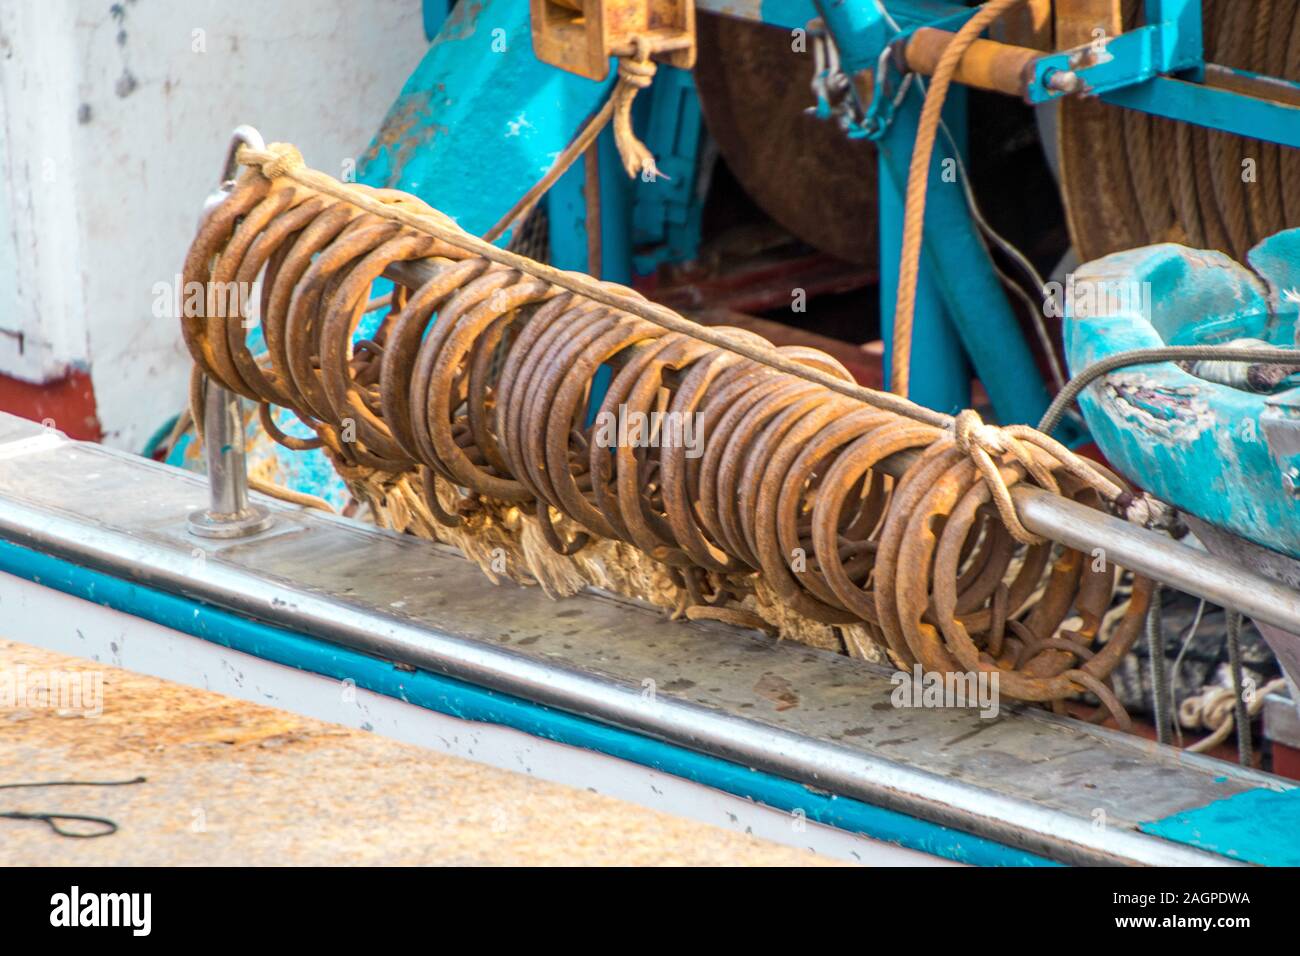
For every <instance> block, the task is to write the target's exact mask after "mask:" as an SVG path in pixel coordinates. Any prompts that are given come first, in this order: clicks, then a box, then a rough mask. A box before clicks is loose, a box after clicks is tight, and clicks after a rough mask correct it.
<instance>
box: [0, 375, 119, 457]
mask: <svg viewBox="0 0 1300 956" xmlns="http://www.w3.org/2000/svg"><path fill="white" fill-rule="evenodd" d="M0 411H5V412H9V413H10V414H11V415H19V416H21V417H23V418H29V419H31V420H32V421H34V422H46V423H47V424H49V425H50V427H51V428H57V429H58V430H59V431H61V432H63V433H64V434H65V435H67V436H68V437H69V438H76V439H79V440H85V441H99V440H100V439H101V438H102V437H103V434H104V433H103V429H102V427H101V426H100V424H99V414H98V412H97V410H96V406H95V388H94V386H93V385H92V384H91V381H90V375H89V374H88V373H86V372H82V371H75V370H74V371H72V372H69V373H68V374H67V375H65V376H64V377H63V378H60V379H55V380H54V381H51V382H44V383H41V384H39V385H38V384H35V383H33V382H24V381H23V380H22V379H17V378H11V377H10V376H8V375H0Z"/></svg>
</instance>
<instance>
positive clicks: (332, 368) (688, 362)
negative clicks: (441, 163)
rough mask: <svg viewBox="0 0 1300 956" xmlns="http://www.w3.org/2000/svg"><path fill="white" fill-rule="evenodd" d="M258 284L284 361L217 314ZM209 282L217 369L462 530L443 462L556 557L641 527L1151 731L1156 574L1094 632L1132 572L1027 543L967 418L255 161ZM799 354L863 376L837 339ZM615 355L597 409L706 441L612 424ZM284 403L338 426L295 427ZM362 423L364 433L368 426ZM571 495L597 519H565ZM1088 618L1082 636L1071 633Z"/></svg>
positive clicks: (200, 336)
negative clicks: (413, 479)
mask: <svg viewBox="0 0 1300 956" xmlns="http://www.w3.org/2000/svg"><path fill="white" fill-rule="evenodd" d="M358 188H365V187H358ZM369 192H370V195H372V196H374V197H376V198H379V199H382V200H383V201H384V202H387V203H406V204H411V205H412V206H413V207H417V208H421V209H427V208H428V207H426V206H424V204H423V203H421V202H420V201H419V200H418V199H416V198H414V197H412V196H409V195H406V194H403V193H400V192H396V191H391V190H370V191H369ZM414 259H424V260H426V261H427V263H428V264H429V265H431V267H432V271H433V276H434V277H433V278H431V279H428V280H427V281H425V282H424V283H423V284H421V285H418V287H416V286H412V287H407V286H403V285H400V284H398V285H395V291H394V293H393V298H392V302H391V305H390V308H389V311H388V313H387V315H386V316H385V317H384V318H383V321H382V325H381V327H380V329H379V331H378V332H377V334H376V335H374V337H373V339H372V340H370V341H366V342H363V343H358V344H355V345H354V343H353V337H354V334H355V331H356V329H357V327H358V323H359V321H360V319H361V316H362V315H363V313H364V312H365V310H366V309H367V306H368V304H369V301H370V299H369V297H370V290H371V283H372V282H373V281H374V280H375V279H376V278H377V277H379V276H380V275H381V274H382V273H384V272H385V270H387V269H388V268H389V266H390V265H392V264H393V263H396V262H398V261H399V260H414ZM259 277H260V279H261V298H260V320H261V324H262V328H263V332H264V336H265V340H266V346H267V355H266V356H264V357H263V359H262V360H261V361H260V362H259V360H258V359H256V358H254V356H253V355H252V354H251V352H250V351H249V349H248V346H247V344H246V341H245V338H246V335H247V330H246V329H245V323H243V322H241V321H233V320H230V319H227V318H225V317H223V315H222V314H220V313H222V312H223V310H222V309H219V308H216V307H214V306H213V303H214V302H215V301H216V297H217V296H218V295H219V294H220V292H221V290H223V289H228V288H230V287H229V286H228V285H227V284H228V283H232V282H233V283H247V284H251V283H252V282H253V281H254V280H256V279H258V278H259ZM185 281H186V288H187V289H189V288H194V287H193V286H191V285H190V283H192V282H198V283H202V284H204V285H205V286H206V290H207V292H208V297H207V300H206V304H205V307H204V309H203V312H204V314H203V315H197V316H188V317H186V318H185V319H184V331H185V338H186V341H187V343H188V345H189V347H190V350H191V352H192V354H193V356H194V359H195V361H196V362H197V363H198V366H199V368H200V369H201V370H202V371H203V372H204V373H206V374H207V375H208V376H210V377H211V378H212V379H214V380H215V381H217V382H219V383H220V384H222V385H223V386H225V387H226V388H228V389H231V390H233V391H235V392H237V393H238V394H240V395H243V396H245V397H246V398H249V399H251V400H253V401H255V402H258V403H259V404H260V408H261V411H262V420H263V422H265V423H266V425H267V427H268V429H269V430H270V431H271V434H272V435H273V437H275V438H276V439H277V440H278V441H280V442H282V443H283V444H285V445H288V446H289V447H293V448H306V447H319V446H322V445H323V446H325V448H326V449H327V450H328V452H329V453H330V454H331V455H332V457H333V459H334V461H335V462H336V464H337V465H338V466H339V467H340V468H343V469H347V468H368V469H376V470H378V471H380V472H382V473H386V474H390V475H394V476H404V475H412V476H414V475H416V474H417V473H418V476H419V479H420V481H419V482H418V484H419V485H420V487H421V489H422V490H423V497H424V500H425V504H426V505H427V507H428V508H429V510H430V511H431V513H432V514H433V515H434V516H435V517H436V518H437V520H439V521H441V522H444V523H446V524H451V525H454V524H456V523H457V522H459V521H460V520H461V519H460V517H459V515H458V514H456V513H454V511H455V509H452V510H448V509H445V508H443V507H442V506H441V505H440V503H439V499H438V495H437V494H436V490H437V485H436V481H437V479H438V478H441V479H443V480H444V481H445V482H447V483H449V484H450V486H452V487H455V488H457V489H459V493H460V494H462V495H466V496H468V499H469V501H470V502H480V503H481V502H487V501H495V502H499V503H504V504H509V505H514V506H518V507H521V508H525V509H531V510H533V511H534V512H535V514H536V516H537V518H538V519H539V522H540V526H541V528H542V530H543V533H544V534H545V536H546V538H547V541H548V543H549V544H550V545H551V547H553V548H554V549H555V550H556V551H558V552H561V553H565V554H571V553H573V552H575V551H577V550H578V549H580V548H582V547H584V546H585V545H586V543H587V541H588V540H589V534H594V535H599V536H603V537H605V538H609V539H618V540H622V541H625V542H629V543H631V544H632V545H634V546H636V547H637V548H639V549H640V550H641V551H643V552H644V553H646V554H647V555H650V556H651V557H653V558H654V559H655V560H657V561H659V562H662V563H663V564H664V565H666V566H667V567H668V568H669V569H670V570H671V572H672V574H673V577H674V579H675V580H676V581H678V582H679V583H680V585H681V587H682V588H683V589H684V590H685V591H686V592H688V593H689V599H690V600H691V601H692V602H693V603H695V604H698V605H712V606H717V607H722V606H725V605H726V604H728V603H733V602H735V601H736V600H737V599H738V598H740V597H743V596H744V595H745V594H746V593H749V592H750V591H752V590H753V587H754V584H755V581H756V578H757V577H758V576H761V577H762V579H763V581H764V582H765V583H766V584H767V585H768V586H769V588H770V589H771V590H772V591H774V592H775V593H776V594H777V595H778V596H779V597H780V598H781V599H782V600H783V601H784V602H785V603H786V604H787V605H788V606H789V607H790V608H792V609H794V610H795V611H797V612H799V613H800V614H803V615H806V616H807V617H809V618H812V619H814V620H816V621H820V622H825V623H828V624H840V625H848V624H863V625H865V626H866V628H867V630H868V632H869V633H870V634H871V635H872V636H873V637H874V638H875V639H876V640H877V641H878V642H879V643H881V644H882V645H883V646H884V647H886V648H888V651H889V652H890V656H891V658H892V659H893V660H894V662H895V663H896V664H897V665H899V666H900V667H905V668H911V667H912V666H913V664H914V663H916V662H919V663H920V664H921V665H922V666H923V667H924V668H926V669H927V670H928V671H936V672H941V673H946V672H975V671H990V672H991V671H996V672H997V673H999V675H1000V678H999V680H1000V691H1001V693H1003V694H1006V695H1007V696H1008V697H1011V698H1016V699H1020V700H1026V701H1046V702H1053V704H1054V706H1056V707H1058V709H1059V708H1060V707H1061V706H1063V705H1062V703H1061V702H1062V701H1063V700H1064V699H1065V698H1067V697H1070V696H1073V695H1077V694H1079V693H1080V692H1081V691H1090V692H1092V693H1093V694H1095V695H1096V696H1097V697H1098V698H1099V699H1100V700H1101V701H1102V702H1103V704H1104V705H1105V709H1104V710H1102V711H1099V712H1098V713H1099V715H1104V713H1105V710H1109V711H1110V712H1112V713H1114V714H1115V715H1116V717H1117V719H1119V721H1120V722H1121V723H1122V724H1126V723H1127V717H1126V716H1125V715H1124V714H1123V711H1122V708H1121V707H1120V705H1119V703H1118V701H1116V699H1115V697H1114V695H1113V694H1112V693H1111V691H1110V689H1109V688H1108V687H1107V686H1106V684H1105V683H1104V681H1105V680H1106V679H1107V677H1108V675H1109V674H1110V673H1111V671H1112V670H1113V669H1114V668H1115V666H1116V665H1117V664H1118V663H1119V661H1120V660H1121V659H1122V657H1123V656H1124V655H1125V654H1126V653H1127V652H1128V650H1129V648H1130V647H1131V646H1132V644H1133V642H1134V640H1135V639H1136V637H1137V635H1138V633H1139V630H1140V629H1141V625H1142V621H1143V618H1144V614H1145V611H1146V606H1147V600H1148V594H1149V585H1148V583H1147V582H1146V581H1143V580H1140V579H1139V580H1137V581H1135V583H1134V586H1133V595H1132V599H1131V601H1130V604H1129V607H1128V611H1127V613H1126V614H1125V615H1124V617H1123V619H1122V621H1121V623H1120V624H1119V625H1118V626H1117V627H1116V628H1115V630H1114V632H1113V634H1112V635H1111V637H1110V639H1109V640H1108V641H1107V642H1106V643H1105V644H1104V645H1102V646H1101V647H1100V649H1094V647H1093V645H1094V643H1095V640H1094V639H1095V638H1096V637H1097V635H1098V631H1099V628H1100V625H1101V619H1102V616H1103V615H1104V614H1105V613H1106V612H1107V610H1108V609H1109V607H1110V604H1111V599H1112V595H1113V591H1114V588H1115V586H1116V576H1117V569H1115V568H1114V567H1113V566H1110V565H1107V564H1105V562H1104V561H1097V560H1095V559H1093V558H1092V557H1085V556H1084V555H1082V554H1080V553H1079V552H1076V551H1071V550H1068V549H1065V550H1063V549H1060V548H1057V547H1054V546H1053V545H1052V544H1051V543H1050V542H1049V543H1045V544H1041V545H1035V546H1028V547H1026V546H1022V545H1018V544H1017V543H1016V542H1015V541H1014V540H1013V538H1012V537H1011V535H1010V534H1009V532H1008V531H1007V530H1006V529H1005V528H1004V527H1003V526H1002V524H1001V523H1000V521H999V520H998V517H997V514H996V512H995V511H994V509H993V508H992V507H990V506H989V505H988V503H989V493H988V489H987V486H986V485H985V484H984V482H982V481H980V480H979V477H978V475H977V473H976V470H975V468H974V466H973V465H972V464H971V461H970V459H969V456H968V455H967V454H965V453H964V452H962V451H961V450H960V449H959V448H958V447H957V445H956V444H955V442H954V440H953V437H952V435H951V434H950V433H949V432H947V431H944V430H942V429H939V428H935V427H933V426H931V425H927V424H922V423H919V422H915V421H913V420H911V419H908V418H905V417H902V416H900V415H897V414H894V413H892V412H887V411H882V410H879V409H875V408H871V407H867V406H863V405H861V404H858V403H856V402H854V401H853V400H852V399H849V398H846V397H844V396H842V395H839V394H837V393H834V392H832V391H830V390H829V389H827V388H825V387H823V386H821V385H818V384H816V383H813V382H809V381H806V380H803V379H800V378H797V377H794V376H791V375H789V374H785V373H781V372H778V371H775V370H773V369H771V368H769V367H767V366H765V365H761V364H758V363H756V362H754V361H752V360H750V359H747V358H744V357H742V356H739V355H737V354H735V353H732V352H729V351H726V350H723V349H718V348H714V347H712V346H709V345H707V344H705V343H703V342H700V341H698V340H696V339H692V338H689V337H686V336H683V335H681V334H678V333H673V332H668V331H666V330H664V329H662V328H660V327H658V326H656V325H654V324H652V323H650V322H647V321H645V320H642V319H640V318H637V317H634V316H632V315H629V314H627V313H623V312H620V311H618V310H615V309H612V308H609V307H607V306H604V305H600V304H597V303H594V302H591V301H589V300H586V299H583V298H581V297H579V296H575V295H573V294H572V293H569V292H566V291H564V290H562V289H560V288H558V287H556V286H553V285H550V284H548V283H546V282H544V281H542V280H539V279H537V278H534V277H531V276H529V275H525V274H522V273H520V272H517V271H514V270H511V269H508V268H505V267H502V266H500V265H497V264H493V263H490V262H488V261H486V260H484V259H482V258H479V257H476V256H473V255H471V254H469V253H467V252H465V251H464V250H461V249H458V248H456V247H454V246H453V245H451V244H449V243H447V242H443V241H441V240H438V239H434V238H432V237H429V236H426V235H422V234H420V233H418V232H416V231H415V230H413V229H411V228H409V227H407V226H404V225H400V224H398V223H396V222H393V221H390V220H386V219H384V218H381V217H379V216H376V215H373V214H370V213H367V212H363V211H362V210H360V209H358V208H356V207H354V206H351V205H349V204H347V203H344V202H340V201H336V200H334V199H332V198H329V197H326V196H323V195H321V194H318V193H316V192H314V191H312V190H309V189H306V188H304V187H302V186H299V185H297V184H295V183H293V182H292V181H290V180H289V179H287V178H279V179H276V180H275V181H273V182H268V181H267V180H266V179H265V178H264V177H263V176H262V174H261V173H260V172H258V171H254V170H250V171H246V172H245V173H244V174H243V175H242V176H241V178H240V179H239V180H238V182H237V183H236V184H235V186H234V188H233V190H232V192H231V193H230V195H229V196H228V197H227V198H226V199H225V200H224V201H223V202H221V203H220V204H219V205H217V206H216V207H215V208H214V209H213V210H212V211H211V212H210V213H209V214H208V215H207V217H206V218H205V220H204V222H203V224H202V226H201V227H200V230H199V234H198V236H197V238H196V239H195V241H194V244H193V246H192V247H191V249H190V252H189V256H188V258H187V260H186V263H185ZM242 287H247V286H237V287H236V288H242ZM224 311H225V312H229V311H230V310H228V309H227V310H224ZM435 318H436V321H435ZM733 331H734V334H735V335H736V336H747V335H751V333H748V332H744V331H741V330H738V329H737V330H733ZM780 351H781V352H783V353H784V354H785V355H787V356H789V357H792V358H794V359H796V360H797V361H799V362H800V363H802V364H806V365H809V366H814V367H819V368H821V369H824V370H827V371H829V372H830V373H832V374H834V375H837V376H842V377H843V378H845V379H846V380H849V378H850V376H849V373H848V372H847V371H846V370H845V369H844V368H843V367H842V366H841V365H840V364H839V363H838V362H836V361H835V359H833V358H831V357H830V356H829V355H826V354H824V353H821V352H818V351H816V350H814V349H808V348H798V347H787V348H783V349H781V350H780ZM601 365H606V366H609V367H611V368H612V369H613V373H614V374H613V379H612V382H611V384H610V385H609V388H608V390H607V392H606V393H605V395H604V396H603V398H602V399H601V405H600V408H599V411H603V412H605V413H608V414H617V410H618V408H619V406H625V408H624V409H623V413H624V414H626V413H628V412H633V411H640V412H643V413H650V412H653V411H655V410H666V411H671V412H677V413H680V414H682V415H689V414H692V413H694V414H696V415H698V418H696V419H695V421H698V422H699V423H700V433H701V434H702V437H703V443H702V444H703V449H702V453H701V454H699V455H698V456H690V457H688V456H687V455H686V453H685V451H684V449H683V448H681V447H661V448H632V447H614V448H610V447H604V445H605V444H606V443H603V442H600V441H596V440H593V427H592V425H591V424H589V423H590V422H592V421H593V420H599V419H598V418H596V417H595V416H594V415H593V413H594V412H596V411H598V410H597V409H594V408H591V407H589V405H590V403H591V401H592V390H591V383H592V378H593V376H594V374H595V372H596V370H597V368H598V367H599V366H601ZM272 405H275V406H282V407H285V408H288V409H291V410H292V411H293V412H294V413H295V414H296V415H297V416H298V417H299V418H300V419H301V420H302V421H303V422H304V423H306V424H307V425H308V426H309V427H310V428H311V429H312V430H313V431H314V432H315V434H316V436H317V437H316V438H314V439H310V440H303V439H296V438H292V437H290V436H287V435H285V434H284V433H283V432H282V431H281V430H280V429H278V428H276V427H275V424H274V422H273V420H272V419H271V416H270V415H269V413H268V409H269V406H272ZM349 424H352V425H354V427H355V440H348V441H344V440H343V435H344V429H345V427H346V426H347V425H349ZM349 437H351V436H349ZM908 450H911V453H912V454H913V455H915V456H917V457H916V460H915V461H914V463H913V464H912V465H911V466H910V467H909V468H908V469H907V471H906V472H905V474H904V475H903V477H902V478H900V479H892V478H890V477H889V476H887V475H885V474H883V473H881V472H880V471H879V469H878V468H877V467H876V466H877V465H878V463H879V462H881V461H882V460H883V459H885V458H887V457H889V456H891V455H894V454H896V453H898V452H903V451H908ZM1003 473H1004V475H1005V477H1006V480H1007V481H1008V483H1014V482H1016V481H1019V480H1021V479H1023V477H1024V473H1023V471H1022V470H1021V469H1020V467H1019V466H1018V465H1014V464H1006V465H1004V467H1003ZM435 476H436V477H435ZM1056 477H1057V479H1058V481H1059V482H1060V485H1061V491H1062V493H1063V494H1068V495H1071V496H1072V497H1075V498H1077V499H1078V500H1081V501H1085V502H1087V503H1088V504H1091V505H1094V506H1096V505H1097V504H1098V503H1097V501H1096V496H1095V492H1093V491H1091V490H1088V489H1086V488H1084V487H1083V486H1082V485H1081V484H1080V483H1079V482H1077V481H1076V480H1075V479H1074V478H1072V477H1071V476H1070V475H1068V474H1065V473H1064V472H1057V475H1056ZM553 512H558V513H560V514H563V515H566V516H567V517H568V518H569V519H572V522H574V523H576V526H578V527H580V528H582V529H586V532H587V533H582V532H576V533H575V532H574V531H573V527H574V526H573V525H568V526H567V527H568V528H569V530H568V531H566V530H565V529H564V527H561V526H557V525H556V523H555V521H554V515H553ZM1049 565H1050V568H1049ZM1067 616H1069V617H1070V618H1071V620H1073V621H1076V622H1078V623H1077V626H1075V627H1073V629H1063V628H1062V626H1061V625H1062V623H1063V622H1064V621H1066V619H1067Z"/></svg>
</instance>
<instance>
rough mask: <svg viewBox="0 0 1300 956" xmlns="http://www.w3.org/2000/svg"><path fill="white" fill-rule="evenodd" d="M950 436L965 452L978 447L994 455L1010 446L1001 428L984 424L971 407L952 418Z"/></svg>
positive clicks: (1003, 452) (968, 452) (1004, 452)
mask: <svg viewBox="0 0 1300 956" xmlns="http://www.w3.org/2000/svg"><path fill="white" fill-rule="evenodd" d="M952 436H953V438H955V439H956V441H957V447H958V448H960V449H961V450H962V451H964V452H966V453H967V454H970V452H971V451H972V450H973V449H975V448H979V449H981V450H983V451H985V452H991V453H993V454H995V455H1004V454H1006V452H1007V451H1008V450H1009V448H1010V446H1009V445H1008V444H1007V439H1006V435H1005V434H1004V433H1003V431H1002V429H1001V428H999V427H998V426H996V425H988V424H985V422H984V419H982V418H980V413H979V412H977V411H975V409H973V408H967V409H965V410H964V411H961V412H958V413H957V417H956V418H954V419H953V420H952Z"/></svg>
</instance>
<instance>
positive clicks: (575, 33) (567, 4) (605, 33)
mask: <svg viewBox="0 0 1300 956" xmlns="http://www.w3.org/2000/svg"><path fill="white" fill-rule="evenodd" d="M530 5H531V10H532V27H533V53H534V54H536V56H537V58H538V59H539V60H541V61H542V62H543V63H549V64H550V65H551V66H558V67H559V68H560V69H562V70H568V71H569V72H570V73H577V74H578V75H579V76H585V77H587V78H588V79H592V80H603V79H605V77H606V76H608V75H609V59H610V57H612V56H632V55H634V54H635V53H636V52H637V50H636V44H637V41H638V40H641V41H642V42H643V43H645V44H646V46H647V47H648V49H649V52H650V55H651V56H652V57H653V58H654V59H655V60H658V61H660V62H662V63H667V64H668V65H669V66H676V67H680V68H681V69H684V70H689V69H690V68H691V67H693V66H694V65H695V0H530Z"/></svg>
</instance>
